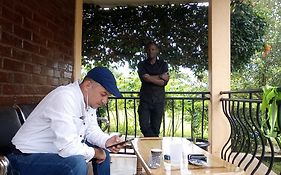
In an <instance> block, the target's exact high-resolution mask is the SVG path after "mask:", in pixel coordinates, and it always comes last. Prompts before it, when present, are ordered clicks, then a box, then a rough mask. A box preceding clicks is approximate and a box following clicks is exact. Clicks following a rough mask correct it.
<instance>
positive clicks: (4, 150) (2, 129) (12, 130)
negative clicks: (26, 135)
mask: <svg viewBox="0 0 281 175" xmlns="http://www.w3.org/2000/svg"><path fill="white" fill-rule="evenodd" d="M20 127H21V122H20V120H19V117H18V114H17V111H16V110H15V109H14V108H13V107H11V106H1V107H0V154H1V155H6V154H8V153H9V152H11V150H12V148H13V144H12V142H11V140H12V138H13V137H14V135H15V134H16V132H17V131H18V130H19V128H20Z"/></svg>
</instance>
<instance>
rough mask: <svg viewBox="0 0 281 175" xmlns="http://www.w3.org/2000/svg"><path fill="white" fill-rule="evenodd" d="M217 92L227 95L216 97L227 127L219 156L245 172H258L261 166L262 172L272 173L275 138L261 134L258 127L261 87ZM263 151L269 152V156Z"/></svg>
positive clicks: (260, 119) (259, 121)
mask: <svg viewBox="0 0 281 175" xmlns="http://www.w3.org/2000/svg"><path fill="white" fill-rule="evenodd" d="M220 94H221V95H224V94H226V95H228V97H224V96H222V97H221V99H220V100H221V102H222V109H223V112H224V114H225V116H226V118H227V119H228V122H229V124H230V128H231V132H230V135H229V138H228V140H227V142H226V144H225V145H224V146H223V148H222V151H221V158H223V159H225V160H228V161H230V162H232V163H234V164H237V165H238V166H239V167H242V168H244V170H245V171H246V172H247V173H249V174H255V173H257V172H260V171H261V169H262V171H263V174H271V173H272V174H275V173H274V172H273V165H274V163H275V162H276V161H277V159H274V157H275V155H276V153H275V148H274V146H273V145H274V144H275V140H274V139H271V138H267V137H265V136H264V135H263V132H262V131H261V129H260V128H261V122H262V117H264V116H262V115H263V114H262V113H261V112H260V106H261V103H262V99H261V98H262V90H239V91H223V92H220ZM279 108H280V109H281V105H280V104H279ZM278 115H279V114H278ZM267 127H269V125H267ZM279 149H281V148H280V147H279ZM266 151H269V153H270V155H269V157H268V156H266ZM279 161H280V160H279ZM279 173H280V172H279Z"/></svg>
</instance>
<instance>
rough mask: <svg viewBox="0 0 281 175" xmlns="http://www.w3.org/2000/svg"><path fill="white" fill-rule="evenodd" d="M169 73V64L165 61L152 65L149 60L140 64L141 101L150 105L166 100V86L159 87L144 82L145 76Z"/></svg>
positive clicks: (157, 61)
mask: <svg viewBox="0 0 281 175" xmlns="http://www.w3.org/2000/svg"><path fill="white" fill-rule="evenodd" d="M165 72H168V64H167V63H166V62H165V61H164V60H161V59H160V60H158V59H157V60H156V62H155V63H154V64H150V63H149V61H148V60H144V61H141V62H139V64H138V74H139V77H140V80H141V82H142V85H141V89H140V99H141V100H143V101H145V102H148V103H160V102H164V99H165V86H158V85H156V84H153V83H149V82H145V81H144V80H143V75H144V74H149V75H160V74H163V73H165Z"/></svg>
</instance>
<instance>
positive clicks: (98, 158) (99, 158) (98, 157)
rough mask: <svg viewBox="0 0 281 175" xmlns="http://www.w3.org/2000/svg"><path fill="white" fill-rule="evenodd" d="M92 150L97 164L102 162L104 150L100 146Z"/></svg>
mask: <svg viewBox="0 0 281 175" xmlns="http://www.w3.org/2000/svg"><path fill="white" fill-rule="evenodd" d="M94 150H95V156H94V158H95V159H96V163H97V164H100V163H102V162H103V161H104V160H105V158H106V154H105V151H104V150H103V149H102V148H94Z"/></svg>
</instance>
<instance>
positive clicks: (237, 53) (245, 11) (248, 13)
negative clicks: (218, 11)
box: [231, 1, 266, 71]
mask: <svg viewBox="0 0 281 175" xmlns="http://www.w3.org/2000/svg"><path fill="white" fill-rule="evenodd" d="M231 5H232V13H231V62H232V64H231V66H232V70H234V71H237V70H239V69H240V68H243V67H244V65H246V63H249V62H250V58H251V57H252V56H253V55H254V54H255V53H256V52H257V51H260V50H262V48H263V44H264V41H263V36H264V35H265V31H266V30H265V29H266V22H265V20H264V16H263V15H261V14H258V13H257V12H256V11H255V10H254V8H253V7H252V6H251V5H250V4H248V3H247V4H245V3H242V2H239V1H233V2H232V4H231Z"/></svg>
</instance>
